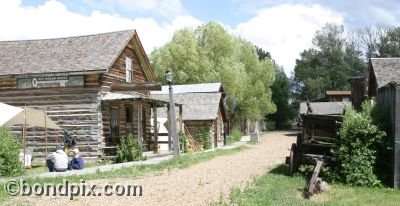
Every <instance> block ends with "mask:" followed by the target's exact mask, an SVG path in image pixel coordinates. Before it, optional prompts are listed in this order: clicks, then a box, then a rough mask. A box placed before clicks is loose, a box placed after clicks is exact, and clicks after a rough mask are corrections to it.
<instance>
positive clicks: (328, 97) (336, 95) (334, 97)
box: [313, 90, 351, 102]
mask: <svg viewBox="0 0 400 206" xmlns="http://www.w3.org/2000/svg"><path fill="white" fill-rule="evenodd" d="M350 100H351V91H350V90H326V91H325V94H324V95H323V96H322V97H320V98H318V99H316V100H313V102H349V101H350Z"/></svg>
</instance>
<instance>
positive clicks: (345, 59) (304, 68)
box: [293, 24, 366, 100]
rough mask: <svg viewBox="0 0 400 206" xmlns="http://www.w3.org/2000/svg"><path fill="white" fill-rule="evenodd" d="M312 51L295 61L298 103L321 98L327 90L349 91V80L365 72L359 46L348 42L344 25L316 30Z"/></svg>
mask: <svg viewBox="0 0 400 206" xmlns="http://www.w3.org/2000/svg"><path fill="white" fill-rule="evenodd" d="M312 43H313V48H310V49H308V50H305V51H303V52H302V53H301V54H300V59H298V60H296V66H295V75H294V82H295V87H294V88H293V91H294V93H295V94H296V97H297V99H298V100H307V99H310V100H312V99H315V98H318V97H319V96H320V95H321V94H323V93H324V91H325V90H326V89H335V90H338V89H339V90H340V89H348V87H349V86H348V83H347V78H348V77H350V76H354V75H358V74H359V73H362V72H363V71H364V70H365V68H366V67H365V65H364V64H362V59H361V56H360V55H361V54H362V53H361V52H360V51H359V50H358V47H357V46H356V45H354V44H351V43H349V42H347V41H346V38H345V36H344V28H343V26H341V25H336V24H326V25H325V26H324V27H323V28H322V29H321V30H319V31H317V32H316V34H315V36H314V38H313V40H312Z"/></svg>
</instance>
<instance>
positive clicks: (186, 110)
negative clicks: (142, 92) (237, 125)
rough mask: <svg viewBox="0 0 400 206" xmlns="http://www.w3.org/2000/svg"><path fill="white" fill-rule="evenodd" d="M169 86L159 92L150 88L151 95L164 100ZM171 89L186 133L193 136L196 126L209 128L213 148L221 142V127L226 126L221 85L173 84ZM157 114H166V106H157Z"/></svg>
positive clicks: (195, 133) (222, 141)
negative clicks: (180, 112) (158, 107)
mask: <svg viewBox="0 0 400 206" xmlns="http://www.w3.org/2000/svg"><path fill="white" fill-rule="evenodd" d="M168 88H169V87H168V86H163V87H162V90H161V91H152V92H151V97H152V98H154V99H160V100H164V101H167V100H168V98H169V96H168V91H169V90H168ZM173 92H174V101H175V102H176V103H178V104H182V121H183V124H184V126H185V127H186V128H187V129H188V131H189V133H190V134H191V135H192V136H193V137H194V138H196V136H197V132H198V131H199V129H202V128H208V129H209V131H210V134H211V137H212V142H213V147H219V146H222V145H224V126H227V127H228V121H227V117H226V111H225V107H224V103H223V101H224V97H225V93H224V89H223V86H222V84H221V83H206V84H187V85H173ZM176 111H177V110H176ZM177 116H178V115H177ZM159 117H164V118H165V117H166V112H165V109H164V111H163V110H162V109H159Z"/></svg>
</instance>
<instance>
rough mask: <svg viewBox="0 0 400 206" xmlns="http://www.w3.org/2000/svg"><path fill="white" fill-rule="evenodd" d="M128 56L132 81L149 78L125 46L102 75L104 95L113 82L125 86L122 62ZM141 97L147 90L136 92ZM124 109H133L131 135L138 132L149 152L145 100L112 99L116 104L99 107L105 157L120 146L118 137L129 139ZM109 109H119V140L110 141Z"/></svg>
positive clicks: (134, 135) (148, 124)
mask: <svg viewBox="0 0 400 206" xmlns="http://www.w3.org/2000/svg"><path fill="white" fill-rule="evenodd" d="M126 57H129V58H130V59H132V70H133V75H132V82H134V83H144V82H148V79H147V77H146V75H145V72H144V70H143V67H142V65H141V64H140V62H139V59H138V56H137V55H136V53H135V50H134V49H133V48H132V46H131V45H128V46H127V47H125V48H124V50H123V51H122V53H121V54H120V55H119V57H118V58H117V60H116V61H115V62H114V64H113V65H112V66H111V68H110V69H109V71H108V73H105V74H103V75H102V78H101V89H102V91H103V92H107V91H109V88H110V86H111V85H112V84H116V83H124V82H125V81H126V76H125V75H126V70H125V59H126ZM136 92H140V93H143V94H149V91H136ZM126 106H131V107H132V117H133V120H132V125H131V126H132V133H133V134H132V135H133V137H135V138H137V137H138V132H139V130H140V131H141V133H142V134H143V136H142V138H143V144H144V149H145V150H151V149H152V147H153V146H152V144H151V141H150V140H151V134H150V128H151V105H150V104H149V103H147V102H146V101H135V100H115V101H103V102H102V105H101V111H102V122H103V124H102V125H103V128H102V139H103V142H102V145H103V147H105V148H106V149H105V150H103V151H104V153H105V154H106V155H114V154H115V150H116V149H115V146H116V145H117V144H118V143H119V141H120V137H124V136H128V134H127V132H126V131H127V126H126V110H125V108H126ZM112 107H117V108H118V109H119V121H120V125H119V134H120V135H119V137H117V138H114V140H112V139H111V138H110V135H111V133H110V131H111V127H110V126H111V125H110V123H111V119H110V111H111V108H112ZM139 108H142V111H141V112H139ZM138 114H141V115H142V117H141V118H139V117H138ZM138 120H141V123H140V125H139V124H138Z"/></svg>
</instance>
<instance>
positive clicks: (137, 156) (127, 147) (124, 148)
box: [116, 135, 144, 163]
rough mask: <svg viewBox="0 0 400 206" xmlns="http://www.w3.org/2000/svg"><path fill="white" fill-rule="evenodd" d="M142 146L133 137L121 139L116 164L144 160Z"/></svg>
mask: <svg viewBox="0 0 400 206" xmlns="http://www.w3.org/2000/svg"><path fill="white" fill-rule="evenodd" d="M143 159H144V158H143V151H142V146H141V144H140V142H139V141H138V139H137V138H134V137H133V136H131V135H130V136H128V137H121V142H120V144H119V145H118V147H117V158H116V162H117V163H121V162H130V161H136V160H143Z"/></svg>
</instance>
